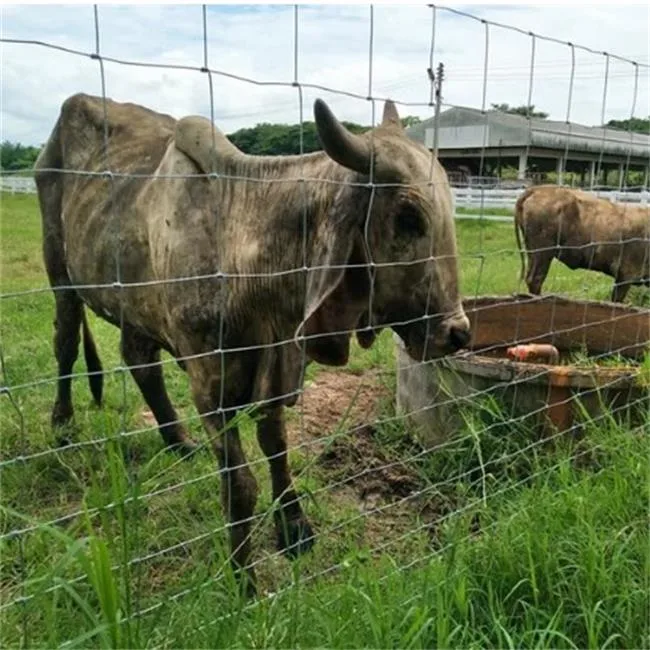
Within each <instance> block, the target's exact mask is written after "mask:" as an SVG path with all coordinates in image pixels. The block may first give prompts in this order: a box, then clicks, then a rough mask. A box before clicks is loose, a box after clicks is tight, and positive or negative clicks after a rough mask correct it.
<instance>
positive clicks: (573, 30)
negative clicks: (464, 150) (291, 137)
mask: <svg viewBox="0 0 650 650" xmlns="http://www.w3.org/2000/svg"><path fill="white" fill-rule="evenodd" d="M463 10H464V11H467V12H470V13H473V14H475V15H478V16H480V17H483V18H486V19H488V20H493V21H497V22H499V23H505V24H508V25H512V26H515V27H518V28H520V29H522V30H524V32H526V33H524V34H521V33H518V32H514V31H512V30H505V29H502V28H500V27H498V26H494V25H490V26H489V28H488V32H487V39H488V40H487V53H488V75H487V83H486V84H484V57H485V51H486V30H485V25H484V24H482V23H481V22H479V21H476V20H472V19H471V18H467V17H464V16H459V15H456V14H454V13H452V12H449V11H445V10H444V9H440V8H439V9H438V10H437V11H436V12H435V21H436V22H435V39H434V44H435V49H434V57H433V58H434V66H435V65H437V64H438V63H439V62H443V63H444V64H445V69H446V79H445V83H444V88H443V95H444V102H445V103H446V104H448V105H462V106H472V107H475V108H481V107H482V106H483V105H484V104H485V106H486V107H489V105H490V104H491V103H502V102H507V103H509V104H514V105H519V104H525V103H527V101H528V96H529V93H530V92H531V91H530V88H531V86H530V63H531V38H530V36H529V35H527V32H528V31H529V30H533V31H535V32H536V33H539V34H545V35H550V36H552V37H553V38H556V39H558V40H560V41H565V42H566V41H571V42H574V43H578V44H581V45H584V46H587V47H591V48H593V49H595V50H597V51H599V52H602V51H608V52H611V53H615V54H619V55H621V56H627V57H630V58H634V59H636V60H639V61H641V62H644V63H647V62H648V60H649V59H650V56H649V51H648V48H649V46H648V43H649V40H650V39H649V30H648V9H647V8H645V7H642V6H626V7H625V9H624V10H622V9H621V8H620V7H613V6H612V7H608V6H597V7H589V8H586V7H578V6H564V7H562V8H560V7H554V6H521V7H511V6H492V7H490V6H475V7H471V6H469V7H464V8H463ZM98 15H99V45H100V53H101V54H102V56H103V57H107V58H108V59H117V60H119V61H120V62H122V63H116V62H112V61H110V60H106V61H105V62H104V66H103V67H104V83H105V88H106V93H107V95H108V96H109V97H112V98H113V99H116V100H118V101H133V102H138V103H142V104H144V105H146V106H149V107H151V108H153V109H155V110H159V111H162V112H165V113H169V114H172V115H174V116H176V117H180V116H182V115H186V114H192V113H199V114H203V115H206V116H209V115H210V114H211V113H213V114H214V118H215V121H216V122H217V123H218V125H219V127H220V128H221V129H222V130H224V131H225V132H227V133H228V132H232V131H234V130H236V129H237V128H241V127H243V126H251V125H253V124H256V123H258V122H263V121H267V122H289V123H294V122H297V121H298V120H299V119H300V115H301V113H300V108H301V104H300V101H299V100H300V98H302V117H303V119H312V114H311V107H312V104H313V101H314V99H315V98H316V97H317V96H322V97H323V98H325V99H326V100H327V101H329V102H330V104H331V106H332V108H333V109H334V110H335V112H336V114H337V115H339V116H340V117H341V118H342V119H346V120H352V121H357V122H361V123H369V122H370V121H371V119H372V117H373V110H372V109H373V103H372V102H369V101H367V100H366V99H365V98H366V96H367V95H368V92H369V90H370V92H371V93H372V94H373V96H377V97H384V96H390V97H391V98H393V99H396V100H400V101H402V102H410V103H413V104H414V105H410V106H401V108H400V111H401V114H403V115H404V114H413V115H418V116H420V117H423V118H426V117H429V116H431V114H432V108H431V107H430V106H428V102H429V98H430V83H429V80H428V77H427V72H426V70H427V67H428V66H429V59H430V49H431V39H432V18H433V13H432V10H431V9H430V8H428V7H426V6H424V5H420V6H407V5H401V6H388V5H379V6H376V7H375V8H374V10H373V42H372V66H370V59H369V50H370V42H369V36H370V8H369V7H368V6H362V5H353V6H344V5H321V6H319V5H306V6H301V7H300V8H299V11H298V43H297V75H298V80H299V82H300V83H301V84H303V85H304V87H303V88H302V93H300V91H299V89H298V88H296V87H293V86H292V85H291V83H292V82H293V81H294V77H295V73H296V69H295V63H296V50H295V25H294V8H293V7H292V6H286V5H276V6H265V5H256V6H250V7H246V6H241V5H239V6H218V5H212V6H209V7H208V9H207V54H208V64H209V67H210V69H211V70H214V71H216V72H215V73H214V74H212V75H210V76H211V80H212V90H213V104H212V111H211V103H210V93H209V90H210V85H209V81H210V79H209V78H208V75H207V74H205V73H202V72H200V71H198V69H199V68H200V67H201V66H203V63H204V38H203V16H202V9H201V7H200V6H198V5H177V6H174V5H163V6H152V5H137V6H136V5H133V6H115V5H100V6H99V9H98ZM2 20H3V34H2V36H3V38H4V39H25V40H39V41H44V42H46V43H50V44H54V45H58V46H62V47H66V48H71V49H75V50H79V51H81V52H83V53H84V54H83V55H77V54H69V53H66V52H61V51H57V50H54V49H51V48H48V47H42V46H39V45H27V44H16V43H7V42H5V43H3V44H2V106H1V128H2V138H3V139H8V140H12V141H20V142H23V143H26V144H39V143H41V142H43V141H44V140H45V139H46V138H47V135H48V134H49V132H50V130H51V128H52V126H53V124H54V122H55V120H56V117H57V114H58V111H59V108H60V105H61V102H62V101H63V100H64V99H65V98H66V97H67V96H69V95H71V94H73V93H75V92H87V93H91V94H100V93H101V91H102V79H101V75H100V65H99V63H98V62H97V61H96V60H92V59H91V58H90V56H88V55H89V54H91V53H92V52H93V51H94V50H95V25H94V14H93V8H92V7H89V6H65V5H60V6H54V5H47V6H45V5H43V6H33V5H26V6H17V5H15V6H6V5H4V6H3V7H2ZM125 62H130V63H142V64H155V65H156V66H158V67H146V66H140V65H125V64H124V63H125ZM534 62H535V66H534V75H533V84H532V94H531V101H532V103H533V104H535V105H536V106H537V107H538V108H539V109H541V110H545V111H547V112H549V113H550V114H551V117H553V118H556V119H564V118H565V117H566V114H567V109H568V110H569V116H570V119H571V120H572V121H575V122H579V123H584V124H598V123H600V121H601V118H602V117H604V119H605V120H609V119H612V118H619V119H620V118H626V117H628V116H629V115H630V114H631V112H632V110H634V114H635V115H637V116H645V115H648V114H649V113H650V106H649V96H650V84H649V82H648V77H649V75H648V70H647V69H646V68H639V69H638V70H639V76H638V83H637V90H636V95H635V93H634V87H635V77H634V74H635V68H634V66H632V65H631V64H628V63H621V62H618V61H616V60H615V59H613V58H610V65H609V71H608V74H607V92H606V94H605V93H604V85H605V57H604V56H603V55H602V54H589V53H586V52H583V51H581V50H578V49H576V51H575V70H574V83H573V88H572V94H571V105H570V106H569V104H568V99H569V86H570V83H569V81H570V76H571V48H570V47H569V46H567V45H566V44H558V43H549V42H547V41H544V40H542V39H535V59H534ZM161 66H177V67H176V68H173V67H167V68H165V67H161ZM185 68H190V69H185ZM241 78H243V79H249V80H253V81H255V82H257V83H251V82H250V81H246V80H242V79H241ZM310 85H316V86H322V87H325V88H329V89H336V90H340V91H345V92H348V93H354V94H355V95H359V96H360V98H359V99H355V98H351V97H347V96H343V95H338V94H336V93H332V92H328V91H327V90H323V89H318V88H312V87H310ZM484 91H485V98H484ZM603 97H604V98H605V102H604V104H603ZM380 112H381V105H380V104H379V103H376V104H375V117H376V118H378V117H379V115H380Z"/></svg>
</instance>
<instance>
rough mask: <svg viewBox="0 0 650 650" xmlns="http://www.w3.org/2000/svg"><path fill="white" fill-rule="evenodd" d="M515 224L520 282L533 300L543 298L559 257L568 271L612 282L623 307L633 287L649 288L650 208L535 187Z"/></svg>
mask: <svg viewBox="0 0 650 650" xmlns="http://www.w3.org/2000/svg"><path fill="white" fill-rule="evenodd" d="M514 222H515V238H516V240H517V246H518V248H519V254H520V256H521V278H520V279H521V280H523V279H524V278H525V281H526V285H527V286H528V291H529V292H530V293H531V294H536V295H539V294H540V293H541V290H542V284H543V283H544V280H545V279H546V276H547V274H548V270H549V267H550V265H551V262H552V261H553V258H555V257H557V259H559V260H560V261H561V262H563V263H564V264H566V265H567V266H568V267H569V268H570V269H590V270H592V271H600V272H601V273H605V274H607V275H609V276H611V277H613V278H614V286H613V288H612V293H611V300H612V302H622V301H623V300H624V299H625V296H626V295H627V292H628V291H629V289H630V287H631V286H632V285H645V286H650V208H649V207H648V206H643V205H627V204H622V203H614V202H612V201H608V200H607V199H601V198H597V197H595V196H593V195H592V194H588V193H587V192H583V191H580V190H575V189H570V188H567V187H561V186H557V185H536V186H533V187H530V188H528V189H527V190H526V191H525V192H523V193H522V194H521V196H519V198H518V199H517V202H516V204H515V218H514ZM522 239H523V242H524V246H523V247H522ZM526 254H527V257H528V264H527V265H526ZM526 266H527V267H528V268H526Z"/></svg>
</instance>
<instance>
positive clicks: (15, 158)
mask: <svg viewBox="0 0 650 650" xmlns="http://www.w3.org/2000/svg"><path fill="white" fill-rule="evenodd" d="M40 150H41V148H40V147H31V146H24V145H22V144H20V143H19V142H16V143H13V142H9V141H8V140H5V141H4V142H3V143H2V144H0V166H1V167H2V169H6V170H11V171H15V170H17V169H31V168H32V167H33V166H34V163H35V162H36V158H38V154H39V152H40Z"/></svg>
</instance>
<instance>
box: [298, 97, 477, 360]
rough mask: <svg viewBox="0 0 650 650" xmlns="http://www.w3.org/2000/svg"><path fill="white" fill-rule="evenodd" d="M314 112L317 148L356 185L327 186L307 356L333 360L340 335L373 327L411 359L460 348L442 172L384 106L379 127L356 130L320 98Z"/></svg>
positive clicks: (464, 338) (370, 336) (462, 327)
mask: <svg viewBox="0 0 650 650" xmlns="http://www.w3.org/2000/svg"><path fill="white" fill-rule="evenodd" d="M314 115H315V119H316V126H317V129H318V133H319V136H320V139H321V142H322V144H323V148H324V149H325V152H326V153H327V154H328V156H330V158H332V159H333V160H334V161H336V162H337V163H338V164H340V165H343V166H344V167H346V168H347V169H349V170H352V171H353V172H356V174H352V175H350V179H351V180H355V181H356V184H355V185H350V184H343V185H340V186H337V187H336V189H335V190H333V194H334V195H335V196H334V198H333V200H332V203H331V205H330V209H329V213H328V215H327V218H326V219H323V220H322V221H321V222H320V223H319V225H318V231H317V233H316V235H315V240H314V241H315V243H314V249H313V252H314V254H313V258H312V267H316V268H314V269H313V270H312V271H311V272H310V276H309V280H308V286H307V302H306V313H305V319H304V321H303V323H302V325H303V332H304V334H305V335H306V336H307V337H308V344H307V350H308V353H309V355H310V356H311V357H312V358H313V359H315V360H316V361H320V362H323V363H328V364H343V363H345V362H346V361H347V358H348V353H349V334H345V333H344V332H350V331H351V330H356V331H357V336H358V339H359V342H360V343H361V345H363V346H364V347H367V346H369V345H371V344H372V342H373V340H374V331H376V330H377V329H379V328H381V327H383V326H390V327H392V329H393V330H394V331H395V332H397V334H398V335H399V336H400V337H401V338H402V339H403V341H404V343H405V345H406V348H407V350H408V352H409V354H410V355H411V356H412V357H413V358H415V359H432V358H435V357H440V356H443V355H445V354H449V353H453V352H455V351H456V350H458V349H460V348H462V347H464V346H465V345H467V344H468V343H469V339H470V329H469V321H468V319H467V316H466V315H465V313H464V311H463V308H462V304H461V299H460V295H459V291H458V266H457V258H456V240H455V229H454V219H453V201H452V196H451V191H450V188H449V184H448V181H447V176H446V174H445V172H444V170H443V168H442V167H441V166H440V165H439V163H438V162H437V161H436V160H434V158H433V156H432V154H431V152H430V151H428V150H427V149H426V148H425V147H424V146H422V145H421V144H419V143H416V142H414V141H413V140H411V139H410V138H409V137H408V136H407V135H406V133H405V131H404V129H403V127H402V124H401V122H400V119H399V116H398V114H397V110H396V108H395V105H394V104H393V103H392V102H386V104H385V106H384V114H383V120H382V123H381V124H380V125H379V126H378V127H377V128H375V129H373V130H372V131H371V132H368V133H364V134H363V135H356V134H353V133H351V132H350V131H348V130H347V129H346V128H345V127H344V126H343V125H342V124H341V123H340V122H339V121H338V120H337V119H336V117H335V116H334V115H333V114H332V112H331V111H330V109H329V108H328V106H327V105H326V104H325V103H324V102H323V101H321V100H317V101H316V103H315V105H314ZM369 181H372V185H371V184H370V182H369ZM346 265H350V267H349V268H347V269H346V268H345V266H346ZM352 266H354V268H351V267H352ZM369 322H370V323H371V324H372V326H373V328H372V329H370V328H368V327H367V326H368V323H369ZM326 333H331V335H330V336H323V335H324V334H326Z"/></svg>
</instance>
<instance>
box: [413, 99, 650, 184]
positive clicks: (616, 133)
mask: <svg viewBox="0 0 650 650" xmlns="http://www.w3.org/2000/svg"><path fill="white" fill-rule="evenodd" d="M439 120H440V121H439V128H438V134H437V143H436V142H434V122H435V118H431V119H429V120H425V121H423V122H420V123H419V124H415V125H413V126H412V127H410V128H409V129H407V133H408V135H409V136H410V137H411V138H413V139H414V140H417V141H418V142H422V143H424V145H425V146H427V147H428V148H429V149H434V148H435V146H436V144H437V149H438V156H439V158H440V161H441V162H442V164H443V165H444V166H445V168H446V169H447V170H462V169H464V170H466V171H467V173H469V174H473V175H477V176H485V175H487V174H488V173H492V174H495V175H497V176H500V175H501V169H502V168H503V167H506V166H507V167H515V168H516V169H517V170H518V174H517V177H518V179H520V180H524V179H526V178H527V177H529V175H531V174H532V173H534V172H550V171H553V172H556V173H557V176H558V179H557V182H558V183H562V176H563V174H564V173H565V172H575V173H577V174H579V175H580V177H581V181H582V182H581V184H582V185H583V186H585V185H586V186H589V187H591V188H593V187H594V186H596V185H600V184H607V180H608V178H611V173H612V172H614V173H615V178H616V180H617V184H618V186H619V187H620V188H623V187H627V186H628V185H629V183H628V180H629V172H640V173H641V178H643V186H644V187H645V188H647V187H648V173H649V172H648V170H649V167H650V135H645V134H643V133H633V132H632V133H630V132H628V131H624V130H620V129H615V128H611V127H607V128H601V127H593V126H584V125H582V124H574V123H571V122H560V121H556V120H548V119H540V118H531V119H530V120H529V119H528V118H527V117H524V116H521V115H516V114H510V113H503V112H501V111H497V110H489V111H485V112H482V111H480V110H476V109H473V108H465V107H453V108H450V109H448V110H445V111H443V112H441V113H440V116H439ZM638 178H639V176H638V175H637V179H638ZM636 184H638V181H637V183H636Z"/></svg>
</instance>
